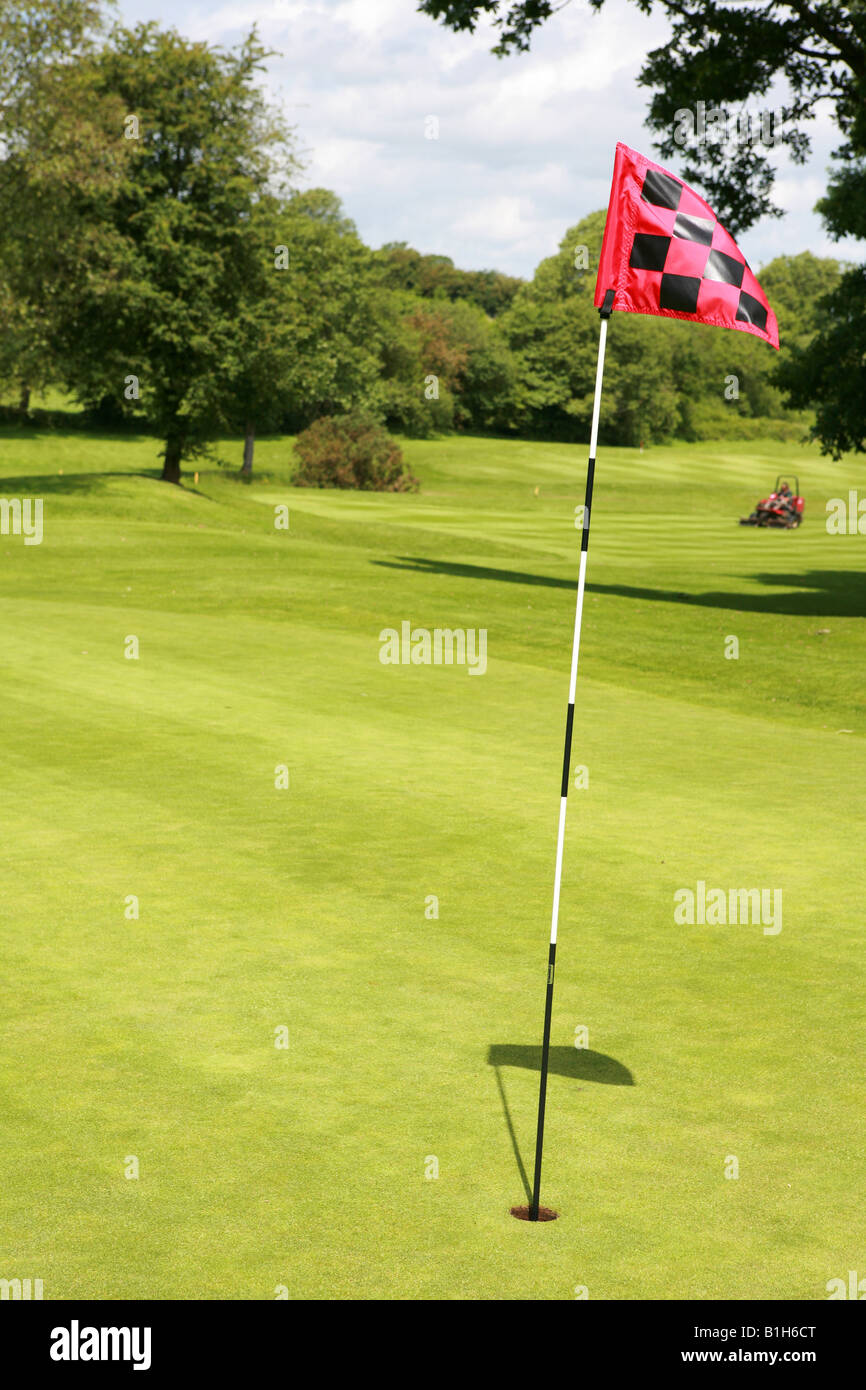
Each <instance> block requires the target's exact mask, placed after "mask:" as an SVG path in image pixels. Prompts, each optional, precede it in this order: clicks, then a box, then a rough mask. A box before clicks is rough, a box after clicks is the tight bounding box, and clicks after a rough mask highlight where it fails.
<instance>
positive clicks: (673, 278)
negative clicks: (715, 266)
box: [659, 275, 701, 314]
mask: <svg viewBox="0 0 866 1390" xmlns="http://www.w3.org/2000/svg"><path fill="white" fill-rule="evenodd" d="M700 288H701V278H700V276H699V275H663V276H662V282H661V286H660V287H659V308H660V309H674V310H676V312H677V313H678V314H696V313H697V312H698V290H699V289H700Z"/></svg>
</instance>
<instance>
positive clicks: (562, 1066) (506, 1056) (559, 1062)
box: [487, 1043, 635, 1201]
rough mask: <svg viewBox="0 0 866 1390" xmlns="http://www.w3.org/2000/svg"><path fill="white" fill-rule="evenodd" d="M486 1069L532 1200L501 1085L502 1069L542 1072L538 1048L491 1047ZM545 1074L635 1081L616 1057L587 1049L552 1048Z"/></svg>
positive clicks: (611, 1082)
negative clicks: (490, 1071) (493, 1082)
mask: <svg viewBox="0 0 866 1390" xmlns="http://www.w3.org/2000/svg"><path fill="white" fill-rule="evenodd" d="M487 1062H488V1065H489V1066H491V1067H493V1070H494V1072H495V1074H496V1084H497V1086H498V1087H499V1096H500V1099H501V1101H502V1109H503V1111H504V1114H505V1124H506V1126H507V1128H508V1136H509V1138H510V1140H511V1147H512V1149H513V1150H514V1157H515V1159H516V1160H517V1168H518V1171H519V1173H520V1181H521V1182H522V1183H523V1189H524V1191H525V1193H526V1196H527V1198H528V1199H529V1200H530V1201H531V1200H532V1189H531V1188H530V1185H529V1176H528V1174H527V1172H526V1168H525V1166H524V1163H523V1158H522V1156H521V1153H520V1145H519V1143H518V1142H517V1133H516V1131H515V1129H514V1122H513V1120H512V1118H511V1111H510V1109H509V1106H508V1097H507V1096H506V1094H505V1087H504V1085H503V1083H502V1074H501V1071H500V1068H501V1067H522V1068H524V1069H525V1070H528V1071H537V1072H540V1071H541V1045H540V1044H538V1045H534V1046H533V1045H529V1046H524V1045H522V1044H520V1043H491V1045H490V1050H489V1052H488V1054H487ZM548 1070H549V1071H550V1072H551V1073H552V1074H553V1075H555V1076H567V1077H571V1078H572V1079H577V1080H580V1081H594V1082H596V1083H600V1084H601V1085H604V1086H633V1085H634V1084H635V1083H634V1077H633V1076H632V1074H631V1072H630V1071H629V1069H628V1067H624V1066H623V1064H622V1062H618V1061H617V1060H616V1058H615V1057H607V1056H606V1055H605V1054H604V1053H603V1052H592V1051H591V1050H590V1049H589V1048H588V1047H552V1048H551V1049H550V1054H549V1058H548Z"/></svg>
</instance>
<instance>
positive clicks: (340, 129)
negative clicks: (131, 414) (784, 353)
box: [118, 0, 866, 278]
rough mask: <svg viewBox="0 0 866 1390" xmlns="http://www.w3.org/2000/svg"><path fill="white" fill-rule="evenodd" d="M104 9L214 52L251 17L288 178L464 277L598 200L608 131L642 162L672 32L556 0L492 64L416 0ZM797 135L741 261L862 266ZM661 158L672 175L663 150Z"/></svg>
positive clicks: (865, 252)
mask: <svg viewBox="0 0 866 1390" xmlns="http://www.w3.org/2000/svg"><path fill="white" fill-rule="evenodd" d="M118 9H119V12H120V16H121V18H122V20H123V22H125V23H127V24H133V23H137V22H139V21H143V20H157V21H158V22H159V23H160V24H162V25H163V26H165V27H174V28H177V29H179V30H180V31H181V33H183V34H185V35H187V36H189V37H190V38H196V39H206V40H208V41H209V42H211V43H218V44H222V45H224V46H232V45H234V44H236V43H238V42H239V41H240V39H241V38H242V37H243V36H244V35H245V34H246V33H247V32H248V31H249V29H250V28H251V27H252V25H253V24H256V25H257V26H258V30H259V34H260V37H261V38H262V40H263V41H264V42H265V44H266V45H267V46H268V47H269V48H272V49H275V50H277V56H274V57H273V58H271V59H270V61H269V64H268V71H267V77H266V85H267V87H268V89H269V92H270V94H271V95H272V97H273V98H274V100H276V101H278V102H280V104H281V105H282V106H283V108H284V110H285V113H286V115H287V117H288V120H289V122H290V123H291V125H292V126H293V127H294V128H295V132H296V138H297V145H298V148H299V150H300V151H301V152H302V154H303V156H304V159H305V161H306V168H305V170H304V173H303V175H302V177H301V179H300V185H301V186H302V187H325V188H330V189H332V190H333V191H334V192H335V193H337V194H338V196H339V197H340V198H341V199H342V202H343V206H344V209H345V211H346V214H347V215H348V216H349V217H351V218H352V219H353V220H354V222H355V223H356V225H357V227H358V231H359V233H360V235H361V236H362V238H363V239H364V241H365V242H366V243H367V244H368V245H370V246H381V245H382V244H383V243H384V242H388V241H406V242H409V244H410V245H412V246H414V247H416V248H417V249H418V250H419V251H421V252H424V253H430V252H436V253H438V254H440V255H446V256H450V257H451V258H452V260H453V261H454V262H455V264H456V265H458V266H461V267H463V268H465V269H483V268H495V269H497V270H502V271H506V272H507V273H509V274H511V275H522V276H524V277H527V278H528V277H530V276H531V275H532V273H533V271H534V269H535V267H536V265H537V264H538V262H539V261H540V260H542V259H543V258H544V257H545V256H549V255H552V254H553V252H554V251H555V250H556V248H557V246H558V244H559V242H560V240H561V239H562V237H563V235H564V234H565V232H566V230H567V229H568V228H569V227H571V226H574V224H575V223H576V222H578V221H580V219H581V218H582V217H584V216H585V215H586V214H587V213H589V212H593V211H595V210H596V209H598V208H603V207H605V206H606V205H607V199H608V193H609V188H610V176H611V170H612V166H613V153H614V146H615V145H616V142H617V140H622V141H624V142H625V143H626V144H628V145H631V146H632V147H633V148H635V149H638V150H642V151H643V152H644V153H645V154H647V155H649V156H650V157H651V158H653V157H655V158H658V156H657V154H656V153H655V152H654V150H653V147H652V141H651V136H650V132H649V131H648V130H647V129H646V127H645V126H644V116H645V110H646V104H647V100H648V97H649V92H648V90H647V89H646V88H642V87H639V86H638V85H637V76H638V73H639V71H640V68H641V66H642V64H643V61H644V58H645V56H646V54H647V52H648V51H649V50H651V49H653V48H656V47H659V46H661V45H662V44H663V43H664V42H665V40H666V38H667V36H668V35H669V33H670V27H669V22H668V21H667V20H666V19H665V17H664V16H663V15H662V14H660V13H654V14H652V15H649V16H646V15H643V14H641V13H640V12H639V11H638V10H637V9H636V8H635V7H634V5H632V4H630V3H629V0H607V4H606V5H605V8H604V9H603V10H602V12H601V13H600V14H596V13H595V12H594V11H592V10H591V9H590V7H589V5H588V3H587V0H571V3H570V4H569V5H567V6H566V8H564V9H563V10H562V11H561V12H560V13H558V14H555V15H554V16H553V17H552V18H550V19H549V20H548V21H547V23H546V24H545V25H544V26H543V27H542V29H541V30H540V31H538V32H537V34H536V37H535V38H534V40H533V43H532V49H531V51H530V52H529V53H523V54H517V55H514V56H510V57H508V58H505V59H499V58H495V57H494V56H493V55H492V54H491V52H490V48H491V46H492V44H493V43H494V41H495V31H494V30H493V29H492V28H491V27H484V28H482V27H479V29H478V30H477V31H476V33H475V34H452V33H451V32H450V31H449V30H446V29H444V28H442V26H441V25H439V24H437V23H436V22H435V21H434V20H432V19H429V18H428V17H427V16H426V15H421V14H418V13H417V10H416V0H252V2H245V0H170V3H168V0H118ZM780 100H781V93H780V94H779V95H778V96H777V97H776V98H775V99H773V98H771V100H770V102H769V103H768V105H769V106H770V108H772V107H773V106H775V105H778V104H779V102H780ZM431 118H435V124H434V121H433V120H431ZM434 131H435V132H436V135H435V138H431V137H432V136H433V132H434ZM811 133H812V137H813V154H812V157H811V159H810V161H809V162H808V164H806V165H805V166H794V165H792V164H791V163H790V161H789V160H788V159H787V156H786V154H785V153H784V151H779V152H778V168H779V173H778V177H777V180H776V186H775V193H774V199H775V201H776V202H777V203H778V204H779V205H780V206H781V207H783V208H784V209H785V213H786V215H785V217H784V218H782V219H773V218H765V219H764V220H763V221H761V222H759V223H758V224H756V226H755V227H753V228H752V229H751V230H750V231H748V232H746V233H743V234H742V235H741V236H740V238H739V241H740V245H741V247H742V250H743V251H744V253H745V255H746V257H747V258H748V260H749V261H750V262H751V264H752V265H755V266H760V265H762V264H765V263H766V262H767V261H769V260H772V258H773V257H774V256H777V255H789V254H796V253H797V252H799V251H804V250H810V251H813V252H814V253H815V254H816V255H820V256H837V257H840V258H843V259H849V260H857V261H862V260H864V259H866V245H864V243H862V242H859V243H858V242H856V241H853V240H849V241H845V242H840V243H835V242H832V241H831V240H830V239H829V238H828V237H827V235H826V232H825V231H824V229H823V227H822V224H821V221H820V218H819V217H818V216H817V214H816V213H815V212H814V211H813V207H814V204H815V202H816V200H817V199H818V198H819V197H820V196H821V194H822V193H823V191H824V189H825V187H826V181H827V179H826V171H827V167H828V164H829V162H830V156H831V152H832V150H833V149H834V148H835V147H836V146H837V145H838V144H839V143H840V137H839V134H838V131H837V130H836V129H835V127H834V126H833V124H832V122H831V121H830V119H829V117H828V116H826V115H820V116H819V119H818V120H816V121H815V122H814V123H813V124H812V126H811ZM773 157H774V159H776V152H774V156H773ZM667 167H668V168H670V169H671V171H672V172H673V173H677V172H678V169H677V165H676V161H675V160H671V161H668V163H667Z"/></svg>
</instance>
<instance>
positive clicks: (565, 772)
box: [529, 290, 614, 1221]
mask: <svg viewBox="0 0 866 1390" xmlns="http://www.w3.org/2000/svg"><path fill="white" fill-rule="evenodd" d="M613 301H614V291H613V290H608V291H607V293H606V294H605V297H604V303H603V304H602V306H601V308H600V309H599V314H600V315H601V329H600V332H599V338H598V366H597V367H596V372H595V400H594V401H593V405H592V430H591V433H590V437H589V465H588V467H587V470H586V500H585V503H584V508H583V534H582V536H581V540H580V573H579V574H578V579H577V606H576V608H575V614H574V642H573V644H572V649H571V680H570V683H569V687H568V713H567V715H566V718H565V751H564V753H563V756H562V791H561V799H560V802H559V833H558V835H557V838H556V869H555V871H554V877H553V914H552V916H551V922H550V952H549V954H548V958H547V997H546V1000H545V1005H544V1041H543V1042H542V1045H541V1083H540V1087H539V1092H538V1130H537V1132H536V1137H535V1178H534V1181H533V1184H532V1202H531V1203H530V1207H529V1220H530V1221H537V1220H538V1203H539V1199H540V1197H541V1153H542V1148H543V1145H544V1104H545V1100H546V1098H547V1067H548V1062H549V1058H550V1016H551V1013H552V1010H553V975H554V969H555V966H556V928H557V924H558V921H559V889H560V884H561V882H562V851H563V845H564V843H565V811H566V807H567V805H568V779H569V772H570V768H571V734H572V729H573V727H574V692H575V688H576V686H577V660H578V656H579V654H580V624H581V620H582V617H583V591H584V586H585V584H586V555H587V551H588V549H589V519H590V516H591V512H592V485H593V481H594V478H595V450H596V444H597V442H598V416H599V410H600V408H601V384H602V380H603V378H604V347H605V342H606V341H607V321H608V319H609V318H610V316H611V314H612V312H613Z"/></svg>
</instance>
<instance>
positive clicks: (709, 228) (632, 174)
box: [595, 145, 779, 348]
mask: <svg viewBox="0 0 866 1390" xmlns="http://www.w3.org/2000/svg"><path fill="white" fill-rule="evenodd" d="M608 290H613V292H614V298H613V307H614V309H615V310H617V311H620V310H622V311H624V312H625V313H630V314H661V315H663V316H666V317H668V318H676V319H688V320H690V321H691V322H692V323H709V324H714V325H715V326H716V327H717V328H736V329H739V330H740V331H741V332H743V333H754V334H755V336H756V337H758V338H763V339H764V340H765V341H766V342H768V343H769V344H770V345H771V346H772V347H774V348H778V346H779V325H778V324H777V323H776V315H775V314H774V313H773V311H772V309H771V308H770V306H769V304H768V303H767V296H766V295H765V294H764V291H763V290H762V289H761V286H760V285H759V284H758V282H757V280H756V279H755V277H754V275H753V274H752V271H751V269H750V268H749V263H748V261H747V260H746V258H745V256H744V255H743V253H742V251H741V250H740V248H739V246H738V245H737V243H736V242H735V241H734V238H733V237H732V236H731V234H730V232H726V231H725V229H724V227H723V226H722V224H721V222H719V221H718V220H717V218H716V215H715V213H714V212H713V210H712V208H710V207H708V206H707V204H706V203H705V202H704V200H703V198H701V197H699V196H698V194H697V193H695V192H694V190H693V189H691V188H689V187H688V185H687V184H685V183H683V181H682V179H678V178H675V177H674V175H673V174H669V173H667V171H666V170H664V169H662V168H661V166H660V165H658V164H653V162H652V160H650V159H647V158H646V155H642V154H638V153H637V151H636V150H630V149H629V147H628V145H617V147H616V158H615V160H614V165H613V183H612V185H611V190H610V203H609V205H608V209H607V222H606V223H605V228H604V241H603V243H602V248H601V260H600V261H599V266H598V279H597V281H596V286H595V303H596V305H597V306H599V307H601V305H602V304H603V303H604V297H605V295H606V293H607V291H608Z"/></svg>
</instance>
